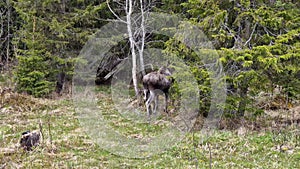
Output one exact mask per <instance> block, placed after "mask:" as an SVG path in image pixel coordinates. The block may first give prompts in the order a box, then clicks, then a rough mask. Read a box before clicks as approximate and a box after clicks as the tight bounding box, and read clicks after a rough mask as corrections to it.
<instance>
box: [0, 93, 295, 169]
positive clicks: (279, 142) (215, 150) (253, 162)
mask: <svg viewBox="0 0 300 169" xmlns="http://www.w3.org/2000/svg"><path fill="white" fill-rule="evenodd" d="M20 97H22V102H17V101H20V100H18V99H19V98H20ZM6 98H9V100H5V101H4V105H2V106H0V124H1V125H0V168H184V169H186V168H209V167H210V165H211V166H212V168H269V169H271V168H279V169H280V168H282V169H286V168H300V163H299V161H300V141H299V140H300V133H299V126H297V125H294V126H293V125H290V126H286V127H284V128H283V127H282V128H279V129H276V128H271V129H265V130H263V129H261V130H259V131H254V130H250V129H248V128H245V129H244V131H240V130H216V131H215V132H214V133H213V134H212V135H211V137H209V138H207V139H205V140H202V137H201V136H202V135H201V132H199V131H194V132H191V133H188V134H187V135H186V137H184V139H183V140H182V141H181V142H179V143H176V144H174V145H173V146H171V147H168V149H166V150H163V151H162V152H161V153H159V154H155V155H153V156H151V157H149V158H141V159H139V158H126V157H122V156H118V155H114V154H112V153H111V152H109V151H106V150H105V149H104V148H103V147H101V146H100V145H99V144H97V143H95V142H94V140H93V139H92V138H91V137H90V136H88V134H87V132H85V130H84V128H83V127H82V126H81V124H80V121H79V120H78V119H79V114H78V113H76V112H75V111H74V105H73V102H72V101H71V100H68V99H64V100H57V101H53V100H46V99H33V98H31V97H29V96H23V95H18V94H11V95H10V96H9V97H8V96H7V97H6ZM0 101H1V100H0ZM109 102H110V99H109V98H107V99H106V100H105V99H100V101H99V105H101V108H103V110H105V111H103V112H104V113H103V116H104V118H106V120H108V121H109V123H110V124H111V125H112V126H113V127H114V128H115V129H118V128H121V130H120V131H121V132H122V133H123V134H124V135H126V136H132V137H134V136H136V135H141V136H142V137H145V136H147V134H148V135H151V134H154V135H155V134H157V133H155V132H159V131H160V130H161V129H162V128H163V127H161V126H155V125H149V124H147V123H138V124H132V123H130V121H128V120H126V119H124V117H120V116H118V115H117V113H116V110H115V109H113V108H111V107H110V106H109V105H110V104H106V103H109ZM1 103H3V100H2V102H1ZM10 103H14V104H13V105H12V104H10ZM40 122H42V126H43V129H42V131H43V135H44V139H43V141H42V144H40V146H38V147H36V148H35V149H34V150H33V151H31V152H26V151H24V150H23V149H21V148H19V147H18V146H17V144H18V142H19V139H20V136H21V133H22V132H23V131H26V130H34V129H38V126H39V125H38V124H39V123H40ZM49 126H50V127H49ZM240 129H243V128H240ZM99 132H101V131H99ZM210 156H211V158H210Z"/></svg>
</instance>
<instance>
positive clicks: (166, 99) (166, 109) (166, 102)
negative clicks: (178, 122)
mask: <svg viewBox="0 0 300 169" xmlns="http://www.w3.org/2000/svg"><path fill="white" fill-rule="evenodd" d="M168 97H169V96H168V93H165V112H166V113H167V114H169V112H168Z"/></svg>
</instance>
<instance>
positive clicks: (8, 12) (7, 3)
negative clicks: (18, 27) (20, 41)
mask: <svg viewBox="0 0 300 169" xmlns="http://www.w3.org/2000/svg"><path fill="white" fill-rule="evenodd" d="M9 1H10V0H6V5H7V46H6V64H8V60H9V53H10V52H9V48H10V2H9Z"/></svg>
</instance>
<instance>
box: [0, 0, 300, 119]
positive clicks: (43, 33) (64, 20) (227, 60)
mask: <svg viewBox="0 0 300 169" xmlns="http://www.w3.org/2000/svg"><path fill="white" fill-rule="evenodd" d="M11 4H12V9H11V11H13V13H14V15H13V17H12V18H16V19H14V25H15V27H14V28H13V29H11V31H12V33H11V34H13V36H14V39H13V43H12V44H13V47H10V48H11V49H12V48H14V51H13V52H12V54H11V56H13V54H14V55H16V56H15V57H16V58H17V59H18V65H17V66H16V68H15V78H16V82H17V83H16V84H17V90H18V91H20V92H27V93H29V94H32V95H35V96H39V97H40V96H47V95H48V94H50V93H52V92H53V91H55V89H57V81H58V80H57V79H58V78H57V76H58V75H59V74H61V73H63V74H65V75H66V76H65V77H66V80H68V79H71V77H72V70H73V64H74V61H75V58H76V57H77V55H78V53H79V51H80V50H81V48H82V46H83V45H84V44H85V42H86V41H87V39H88V38H89V37H90V36H91V35H92V34H93V33H95V32H96V31H97V30H98V29H99V28H101V26H103V25H104V24H106V23H107V21H106V19H113V18H114V16H113V14H112V13H111V12H110V11H109V9H108V6H107V3H106V1H105V0H101V1H96V0H76V1H65V0H59V1H58V0H44V1H39V0H34V1H27V0H13V1H11ZM5 5H6V3H4V2H2V1H1V2H0V6H1V7H2V6H3V7H6V6H5ZM111 5H112V6H111V7H112V8H114V9H116V10H115V12H116V14H117V15H119V16H122V15H124V10H123V9H121V8H120V6H118V3H117V1H116V3H111ZM153 5H155V7H154V8H152V7H151V8H150V9H151V10H152V11H156V12H165V13H170V14H178V15H180V16H181V17H183V18H184V19H185V20H187V21H189V22H190V23H192V24H193V25H195V26H197V27H199V28H201V29H202V30H203V32H204V34H205V35H207V37H208V39H209V40H210V41H211V42H212V43H213V45H214V47H215V49H216V50H217V51H218V54H219V56H220V58H219V60H218V62H220V63H222V64H223V66H224V71H225V73H226V81H227V84H228V85H227V93H228V96H229V97H228V98H227V104H226V105H225V108H226V110H227V112H228V113H229V114H233V115H239V116H243V115H244V114H245V112H247V111H248V110H249V111H251V112H254V114H255V113H256V112H260V110H259V109H258V107H256V106H254V105H253V103H254V102H255V98H256V97H257V96H258V94H259V93H262V92H264V93H273V92H274V90H275V89H277V88H280V89H281V90H280V95H281V96H282V97H284V98H286V100H287V103H292V101H293V100H297V99H299V93H300V91H299V90H300V89H299V86H300V85H299V83H300V82H299V79H300V78H299V76H300V70H299V66H298V63H300V51H299V50H300V49H299V46H300V43H299V41H300V38H299V37H300V36H299V35H300V29H299V27H300V15H299V14H300V3H299V2H298V1H295V0H272V1H269V0H236V1H232V0H202V1H199V0H185V1H178V0H172V1H166V0H159V1H155V3H153ZM3 9H4V8H3ZM135 12H139V11H135ZM5 14H6V13H5ZM16 14H17V15H16ZM1 19H2V20H1V21H3V23H4V22H6V21H7V19H5V17H2V18H1ZM1 23H2V22H1ZM2 25H3V24H2ZM180 26H181V27H184V26H185V25H180ZM1 30H6V29H1ZM2 32H3V31H2ZM3 33H4V34H1V35H3V36H4V35H7V34H8V33H7V32H5V31H4V32H3ZM3 36H1V38H2V37H3ZM147 38H148V39H147V45H148V46H149V47H156V48H163V49H164V50H165V52H166V53H168V54H167V55H172V56H176V57H178V58H180V59H183V60H184V61H185V62H186V64H187V65H188V66H190V70H191V72H192V73H193V74H194V75H195V77H196V80H197V82H198V85H199V90H200V98H201V100H200V105H201V106H200V107H201V110H200V111H201V112H204V113H205V112H207V111H208V109H209V105H210V99H211V96H210V93H211V86H210V85H211V78H210V75H211V72H209V70H207V68H206V67H205V66H204V65H203V60H201V58H199V57H198V56H197V55H196V53H195V51H193V50H192V49H189V48H188V47H186V46H185V45H184V44H182V43H180V42H178V41H176V39H175V38H173V37H170V38H169V37H165V36H163V35H157V34H154V33H153V34H151V33H148V34H147ZM1 40H2V39H1ZM126 45H128V44H127V43H126V42H124V44H123V45H122V48H123V46H124V48H126V49H128V46H126ZM0 50H1V53H4V52H5V51H4V50H5V49H4V47H2V48H1V49H0ZM120 50H122V49H120ZM202 52H208V53H209V51H207V50H206V51H205V50H203V51H202ZM114 53H122V52H118V51H115V52H114ZM123 53H124V52H123ZM123 53H122V54H123ZM206 54H207V53H206ZM124 57H126V56H122V58H124ZM1 58H2V59H3V58H4V55H3V56H2V55H1ZM173 89H174V91H175V92H177V94H179V93H180V91H176V90H177V89H176V86H174V88H173ZM175 95H176V94H175Z"/></svg>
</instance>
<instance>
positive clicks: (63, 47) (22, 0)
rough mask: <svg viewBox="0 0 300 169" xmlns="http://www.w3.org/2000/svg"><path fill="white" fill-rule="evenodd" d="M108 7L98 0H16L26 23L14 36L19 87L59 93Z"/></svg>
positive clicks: (35, 92) (42, 93)
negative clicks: (58, 0) (76, 59)
mask: <svg viewBox="0 0 300 169" xmlns="http://www.w3.org/2000/svg"><path fill="white" fill-rule="evenodd" d="M105 7H106V6H105V3H104V2H99V1H96V0H89V1H65V0H63V1H60V2H59V3H58V2H57V1H55V0H46V1H33V2H30V1H27V0H17V1H16V2H15V3H14V8H15V9H16V11H17V13H18V15H19V16H20V18H21V20H22V22H23V24H22V25H21V26H20V28H19V30H18V31H16V33H15V37H14V44H16V53H17V55H18V60H19V65H18V66H17V67H16V70H15V74H16V82H17V90H18V91H23V92H27V93H29V94H33V95H35V96H47V95H48V94H50V93H52V92H53V91H55V90H56V91H58V92H60V91H61V90H62V88H63V85H64V82H65V81H67V80H71V76H72V74H73V63H74V61H75V58H76V57H77V55H78V54H79V52H80V50H81V48H82V46H83V45H84V44H85V42H86V41H87V39H88V36H89V35H91V34H93V33H94V32H96V31H97V28H99V27H101V26H102V25H103V24H105V21H102V20H99V19H98V17H99V16H100V15H102V14H103V13H104V14H106V12H105V10H103V9H104V8H105Z"/></svg>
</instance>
